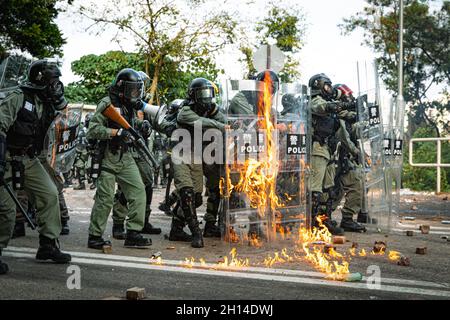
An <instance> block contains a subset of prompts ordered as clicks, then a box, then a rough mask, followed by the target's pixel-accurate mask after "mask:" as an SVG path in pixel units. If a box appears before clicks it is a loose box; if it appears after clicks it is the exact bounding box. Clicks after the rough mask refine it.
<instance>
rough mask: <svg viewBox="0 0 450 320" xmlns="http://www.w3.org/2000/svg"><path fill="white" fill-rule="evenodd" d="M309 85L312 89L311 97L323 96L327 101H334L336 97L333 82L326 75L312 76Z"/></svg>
mask: <svg viewBox="0 0 450 320" xmlns="http://www.w3.org/2000/svg"><path fill="white" fill-rule="evenodd" d="M308 85H309V87H310V88H311V96H317V95H321V96H322V97H324V98H325V99H332V98H333V96H334V90H333V87H332V83H331V80H330V78H329V77H328V76H327V75H325V74H324V73H319V74H316V75H314V76H312V77H311V79H309V83H308Z"/></svg>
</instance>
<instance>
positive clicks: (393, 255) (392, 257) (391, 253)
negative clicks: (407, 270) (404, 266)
mask: <svg viewBox="0 0 450 320" xmlns="http://www.w3.org/2000/svg"><path fill="white" fill-rule="evenodd" d="M388 257H389V260H391V261H398V260H400V257H401V254H400V252H398V251H393V250H391V251H389V255H388Z"/></svg>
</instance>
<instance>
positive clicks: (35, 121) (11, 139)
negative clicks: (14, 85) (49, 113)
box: [6, 90, 42, 152]
mask: <svg viewBox="0 0 450 320" xmlns="http://www.w3.org/2000/svg"><path fill="white" fill-rule="evenodd" d="M23 95H24V99H23V104H22V107H21V108H20V110H19V112H18V113H17V118H16V121H15V122H14V123H13V125H12V126H11V127H10V128H9V130H8V132H7V133H6V142H7V146H8V150H13V151H22V152H23V151H27V150H28V149H30V147H32V146H33V145H35V144H36V142H37V139H38V137H39V136H40V135H41V131H42V129H41V128H40V127H41V121H40V119H39V117H38V113H37V111H36V105H35V102H34V97H33V95H32V94H30V93H29V92H26V91H25V90H24V91H23ZM41 143H42V142H41Z"/></svg>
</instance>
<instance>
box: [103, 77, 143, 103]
mask: <svg viewBox="0 0 450 320" xmlns="http://www.w3.org/2000/svg"><path fill="white" fill-rule="evenodd" d="M143 92H144V82H143V81H142V77H141V75H140V74H139V73H138V72H137V71H136V70H134V69H130V68H126V69H122V70H121V71H120V72H119V73H118V74H117V76H116V79H114V81H113V83H112V85H111V87H110V89H109V93H110V98H111V101H112V103H113V104H115V105H116V104H117V105H118V106H124V107H126V108H133V109H140V108H141V106H142V102H141V98H142V95H143Z"/></svg>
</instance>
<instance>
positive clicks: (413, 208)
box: [411, 206, 419, 211]
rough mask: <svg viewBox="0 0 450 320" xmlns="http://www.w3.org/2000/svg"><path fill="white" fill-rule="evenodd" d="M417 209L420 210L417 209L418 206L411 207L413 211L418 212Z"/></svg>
mask: <svg viewBox="0 0 450 320" xmlns="http://www.w3.org/2000/svg"><path fill="white" fill-rule="evenodd" d="M417 209H419V208H417V206H412V207H411V210H413V211H416V210H417Z"/></svg>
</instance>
